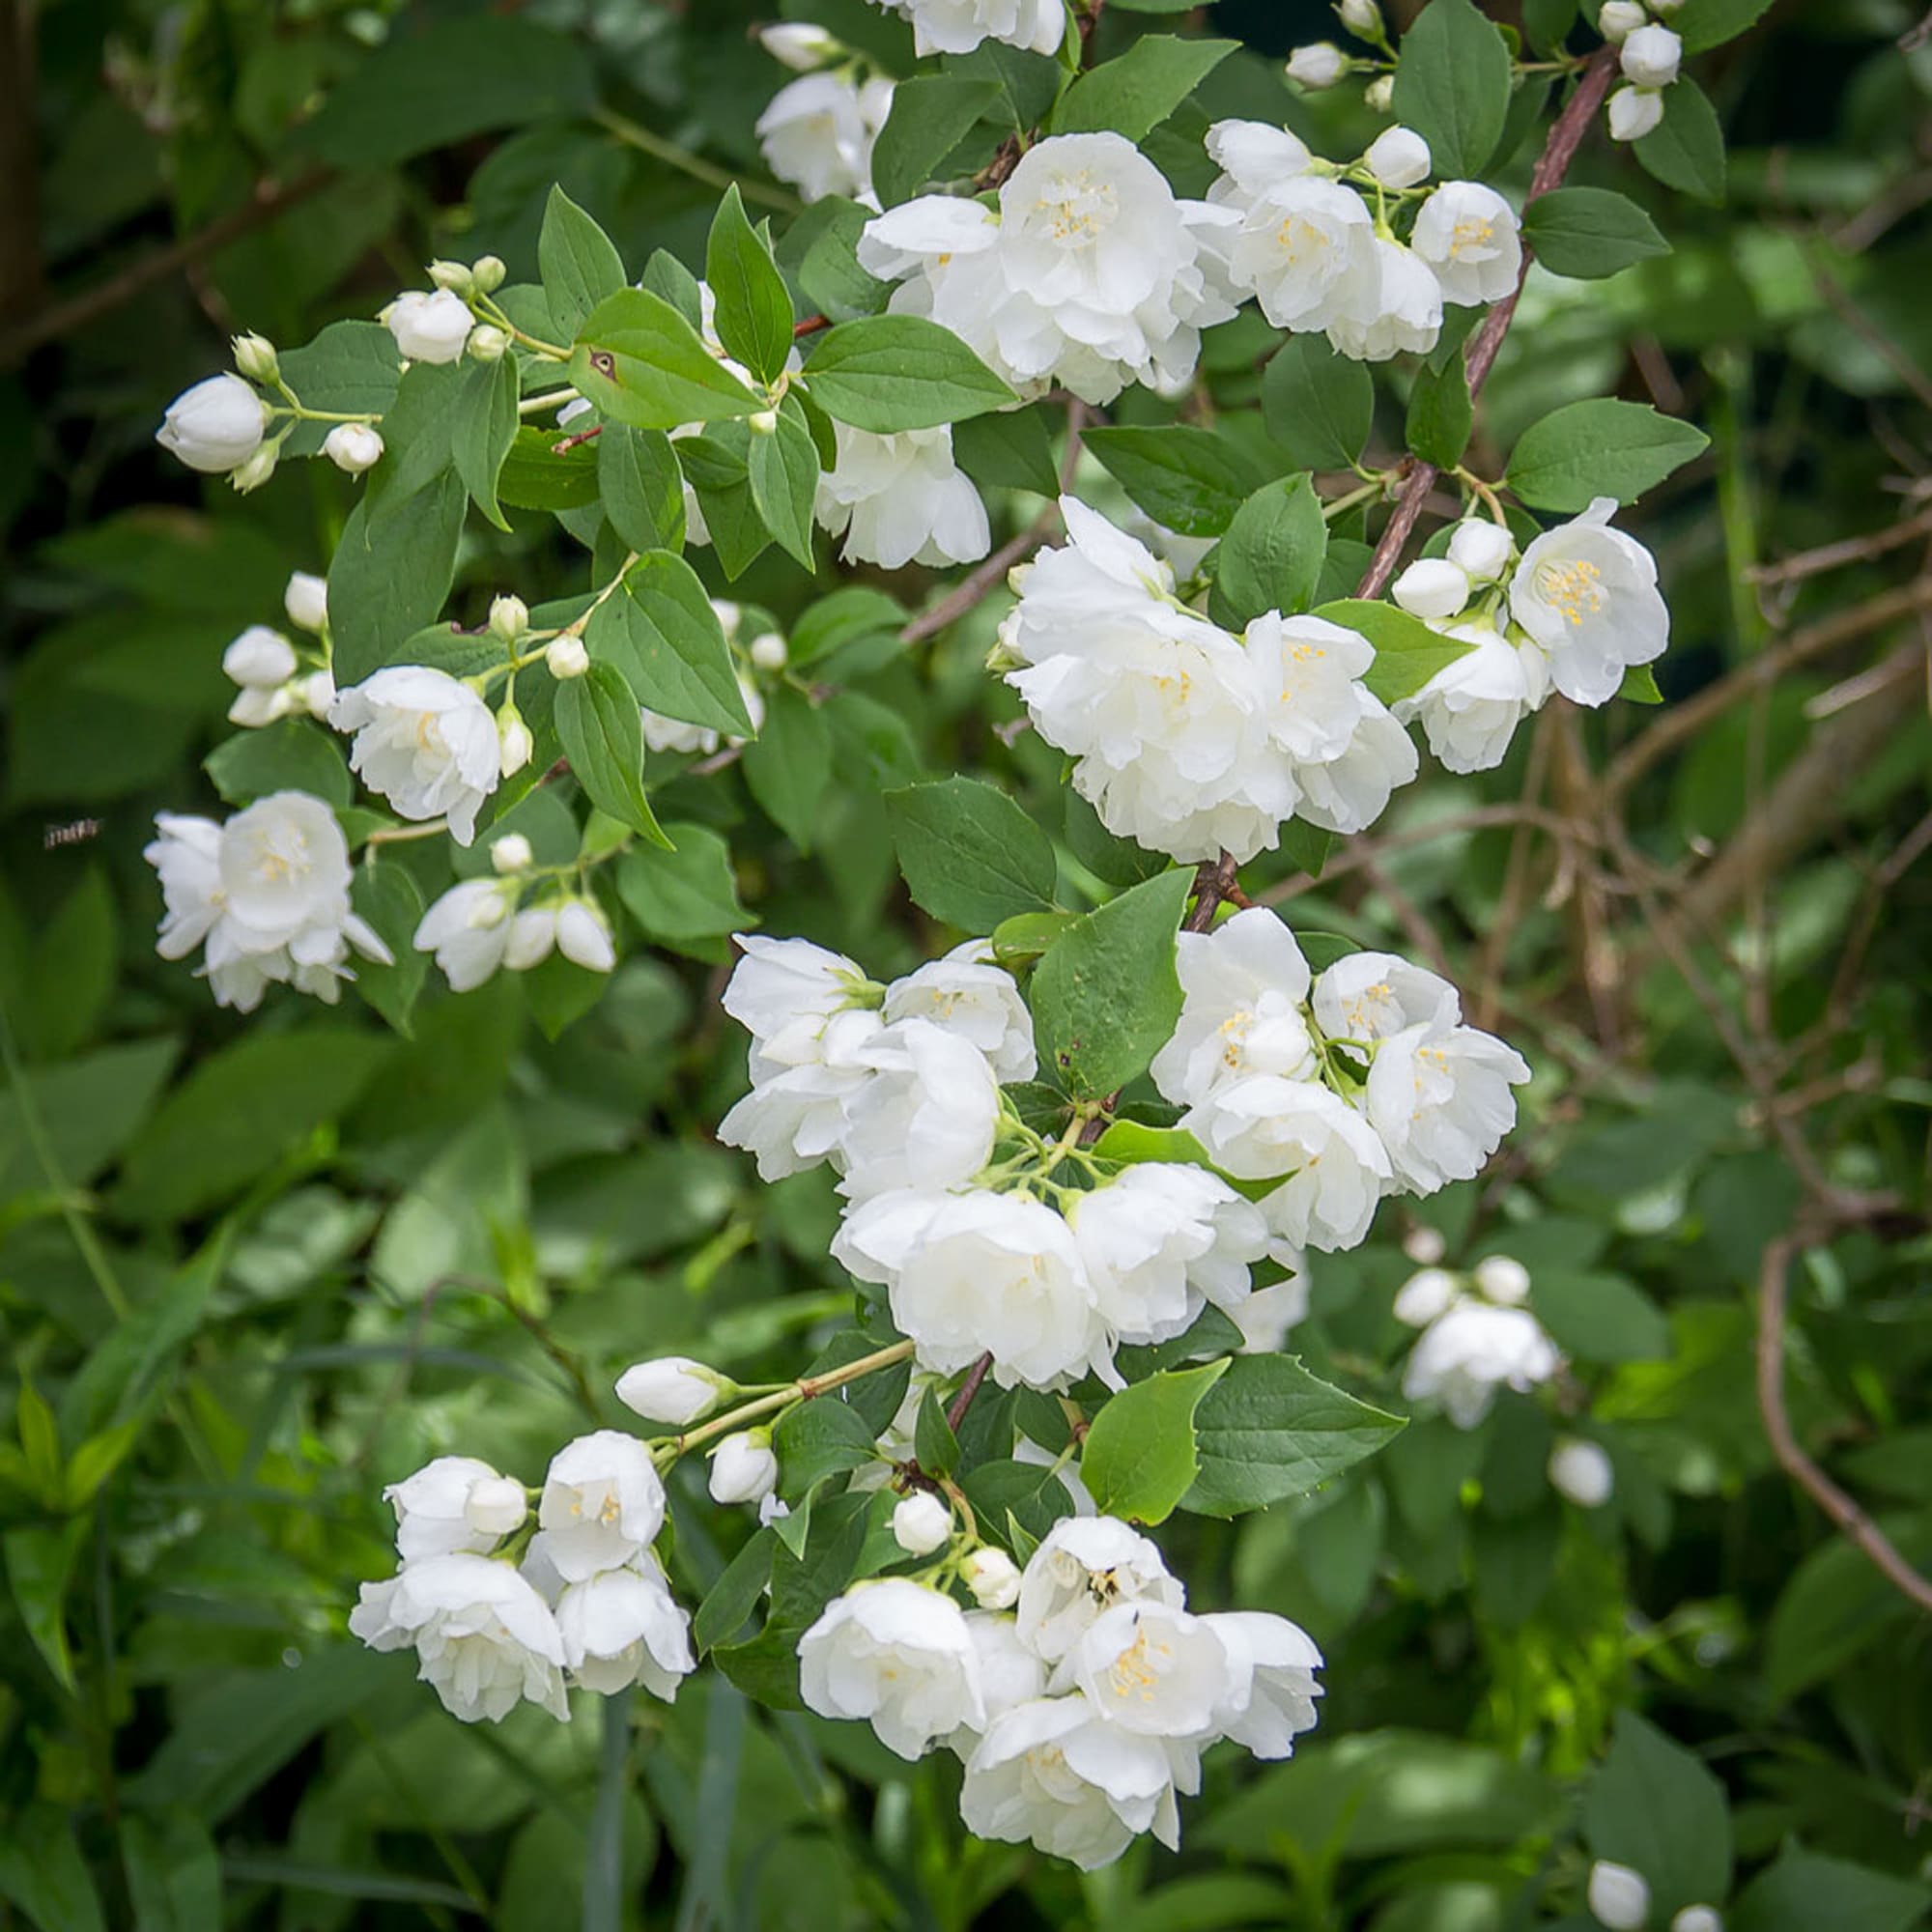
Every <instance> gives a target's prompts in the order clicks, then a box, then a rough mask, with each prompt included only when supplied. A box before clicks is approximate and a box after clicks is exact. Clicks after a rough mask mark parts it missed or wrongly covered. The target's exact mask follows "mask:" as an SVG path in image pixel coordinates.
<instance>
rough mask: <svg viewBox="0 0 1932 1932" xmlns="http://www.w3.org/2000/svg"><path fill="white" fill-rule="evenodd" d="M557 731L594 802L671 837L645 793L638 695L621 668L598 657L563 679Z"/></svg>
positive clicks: (639, 827) (639, 828) (634, 826)
mask: <svg viewBox="0 0 1932 1932" xmlns="http://www.w3.org/2000/svg"><path fill="white" fill-rule="evenodd" d="M607 608H608V607H607ZM556 732H557V736H558V738H560V739H561V740H562V742H563V754H564V756H565V757H566V758H568V759H569V760H570V769H571V772H572V773H573V774H574V775H575V777H576V779H577V781H578V783H579V784H581V785H582V787H583V789H584V791H585V792H586V793H587V794H588V796H589V799H590V802H591V804H592V805H594V806H596V807H597V808H598V809H599V810H602V811H608V812H609V813H610V814H611V817H612V818H615V819H617V820H619V821H621V822H622V823H623V824H625V825H628V826H629V827H630V828H631V830H632V831H634V832H641V833H642V834H643V835H644V837H645V838H654V839H656V840H657V841H658V842H659V843H661V844H667V843H668V842H669V841H668V839H666V838H665V835H664V833H663V832H662V831H661V830H660V829H659V826H658V822H657V819H656V818H655V817H654V816H653V815H652V812H651V808H650V802H649V801H648V800H647V799H646V798H645V797H644V740H643V731H642V727H641V725H640V723H639V717H638V698H637V696H636V694H635V693H634V692H633V691H632V689H631V687H630V685H629V684H628V683H626V682H625V680H624V677H623V675H622V673H621V672H619V671H618V670H616V669H615V668H613V667H612V666H611V665H610V664H609V663H595V662H593V663H592V665H591V667H590V668H589V669H588V670H587V671H585V672H584V674H583V675H582V677H571V678H565V679H563V680H562V681H561V682H560V683H559V684H558V685H557V687H556Z"/></svg>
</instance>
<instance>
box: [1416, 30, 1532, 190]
mask: <svg viewBox="0 0 1932 1932" xmlns="http://www.w3.org/2000/svg"><path fill="white" fill-rule="evenodd" d="M1509 102H1510V56H1509V45H1508V43H1506V42H1505V41H1504V39H1503V37H1502V35H1501V34H1500V33H1498V32H1497V31H1496V27H1495V23H1494V22H1493V21H1492V20H1488V19H1485V18H1484V16H1483V15H1482V14H1480V13H1478V12H1477V10H1476V9H1475V7H1474V6H1472V5H1471V4H1470V0H1430V4H1429V5H1428V6H1427V7H1425V8H1424V9H1423V10H1422V12H1421V13H1420V14H1418V15H1417V16H1416V19H1415V21H1414V23H1413V24H1412V25H1411V26H1410V27H1409V29H1408V31H1407V32H1406V34H1404V35H1403V37H1402V52H1401V56H1400V58H1399V59H1398V61H1397V62H1396V70H1395V118H1396V119H1397V120H1398V121H1400V122H1401V123H1402V124H1403V126H1404V127H1406V128H1414V129H1415V131H1416V132H1417V133H1418V134H1420V135H1421V136H1422V138H1423V139H1424V140H1425V141H1427V142H1428V143H1429V152H1430V155H1431V157H1432V158H1433V160H1434V162H1435V172H1436V174H1437V175H1438V176H1440V177H1441V178H1442V179H1443V180H1445V181H1447V180H1454V179H1458V178H1476V177H1480V175H1481V174H1482V172H1483V168H1484V164H1485V163H1486V162H1487V161H1488V160H1489V158H1490V156H1492V154H1493V153H1494V152H1495V147H1496V143H1497V141H1499V140H1500V139H1501V138H1502V131H1503V122H1504V121H1505V120H1506V119H1507V118H1508V115H1509Z"/></svg>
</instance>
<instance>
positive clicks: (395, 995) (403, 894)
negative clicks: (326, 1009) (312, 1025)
mask: <svg viewBox="0 0 1932 1932" xmlns="http://www.w3.org/2000/svg"><path fill="white" fill-rule="evenodd" d="M350 894H351V896H352V897H353V898H354V900H355V910H356V911H357V912H358V913H360V914H361V916H362V917H363V918H364V919H366V920H367V921H368V922H369V923H370V924H371V925H373V926H374V927H375V928H376V931H377V932H378V934H379V935H380V936H381V938H382V940H383V943H384V945H385V946H386V947H387V948H388V949H389V952H390V953H391V954H392V955H393V962H394V963H393V964H391V965H388V966H384V965H383V964H381V962H380V961H378V960H374V959H359V958H358V959H357V960H356V962H355V991H356V993H357V994H358V995H359V996H360V997H361V998H362V999H364V1000H366V1001H367V1002H368V1003H369V1005H370V1006H372V1007H373V1008H375V1009H376V1010H377V1011H378V1012H379V1013H381V1014H382V1015H383V1017H384V1019H385V1020H387V1021H388V1023H389V1024H390V1025H391V1026H392V1027H394V1028H395V1030H396V1031H397V1032H398V1033H399V1034H402V1035H404V1036H405V1037H407V1036H408V1035H409V1034H410V1032H411V1024H410V1016H411V1014H412V1012H413V1011H414V1009H415V1003H416V996H417V995H418V994H419V993H420V992H421V991H422V988H423V980H424V979H425V978H426V977H427V975H428V973H429V958H430V956H429V954H428V953H427V952H417V951H416V949H415V935H416V927H417V926H418V925H419V924H421V923H422V916H423V895H422V888H421V887H420V886H418V885H417V884H416V882H415V877H414V875H413V874H412V872H410V870H409V869H408V868H407V867H404V866H402V865H398V864H395V863H388V864H385V863H384V862H382V861H380V860H378V859H377V858H376V857H375V849H374V848H371V854H370V863H368V864H366V865H361V866H357V867H356V868H355V878H354V880H352V881H351V884H350Z"/></svg>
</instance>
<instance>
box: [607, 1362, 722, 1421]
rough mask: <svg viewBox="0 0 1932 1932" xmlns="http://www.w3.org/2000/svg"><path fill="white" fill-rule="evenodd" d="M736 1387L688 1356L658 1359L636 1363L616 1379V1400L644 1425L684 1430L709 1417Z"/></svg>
mask: <svg viewBox="0 0 1932 1932" xmlns="http://www.w3.org/2000/svg"><path fill="white" fill-rule="evenodd" d="M736 1386H737V1384H736V1383H735V1382H733V1381H731V1380H730V1379H729V1378H726V1377H725V1376H721V1375H720V1374H719V1373H718V1371H717V1370H716V1369H708V1368H706V1367H705V1366H704V1364H703V1363H702V1362H694V1361H693V1360H692V1359H691V1357H690V1356H689V1355H659V1356H658V1357H657V1358H656V1359H655V1360H653V1361H648V1362H639V1363H637V1364H635V1365H634V1366H633V1367H631V1368H628V1369H626V1370H625V1371H624V1373H623V1374H622V1375H621V1376H619V1377H618V1378H617V1400H618V1401H619V1402H621V1403H622V1404H623V1405H624V1406H625V1407H626V1408H628V1409H629V1410H630V1411H631V1412H632V1413H633V1414H634V1415H641V1416H642V1417H643V1418H644V1420H645V1421H646V1422H662V1423H664V1424H666V1425H667V1426H668V1427H669V1428H672V1429H688V1428H690V1427H691V1425H692V1424H693V1423H694V1422H696V1421H698V1420H699V1419H700V1418H701V1417H703V1416H706V1415H709V1414H710V1413H711V1411H712V1410H713V1409H714V1408H716V1407H717V1406H718V1403H719V1400H720V1398H721V1397H723V1396H725V1395H728V1394H730V1393H731V1392H732V1390H733V1389H735V1388H736Z"/></svg>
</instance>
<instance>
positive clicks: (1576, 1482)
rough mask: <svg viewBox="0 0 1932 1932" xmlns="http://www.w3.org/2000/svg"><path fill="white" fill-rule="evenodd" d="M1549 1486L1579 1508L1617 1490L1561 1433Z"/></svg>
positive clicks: (1603, 1459)
mask: <svg viewBox="0 0 1932 1932" xmlns="http://www.w3.org/2000/svg"><path fill="white" fill-rule="evenodd" d="M1549 1486H1550V1488H1551V1489H1553V1490H1554V1491H1555V1492H1557V1494H1558V1495H1561V1496H1567V1497H1568V1498H1569V1499H1570V1500H1571V1501H1572V1502H1573V1503H1575V1504H1576V1505H1577V1508H1578V1509H1586V1510H1593V1509H1602V1508H1603V1506H1604V1505H1605V1503H1606V1502H1608V1501H1609V1499H1610V1496H1611V1494H1612V1492H1614V1491H1615V1489H1616V1486H1617V1477H1616V1471H1615V1470H1614V1469H1613V1468H1612V1467H1611V1466H1610V1459H1609V1457H1608V1456H1606V1455H1605V1453H1604V1451H1603V1449H1602V1448H1601V1447H1600V1446H1599V1445H1598V1444H1597V1443H1595V1442H1586V1441H1585V1440H1584V1439H1583V1438H1582V1437H1581V1436H1580V1435H1559V1436H1558V1437H1557V1438H1556V1440H1555V1442H1554V1443H1553V1444H1552V1445H1551V1447H1550V1451H1549ZM1674 1922H1675V1921H1673V1924H1674Z"/></svg>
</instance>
